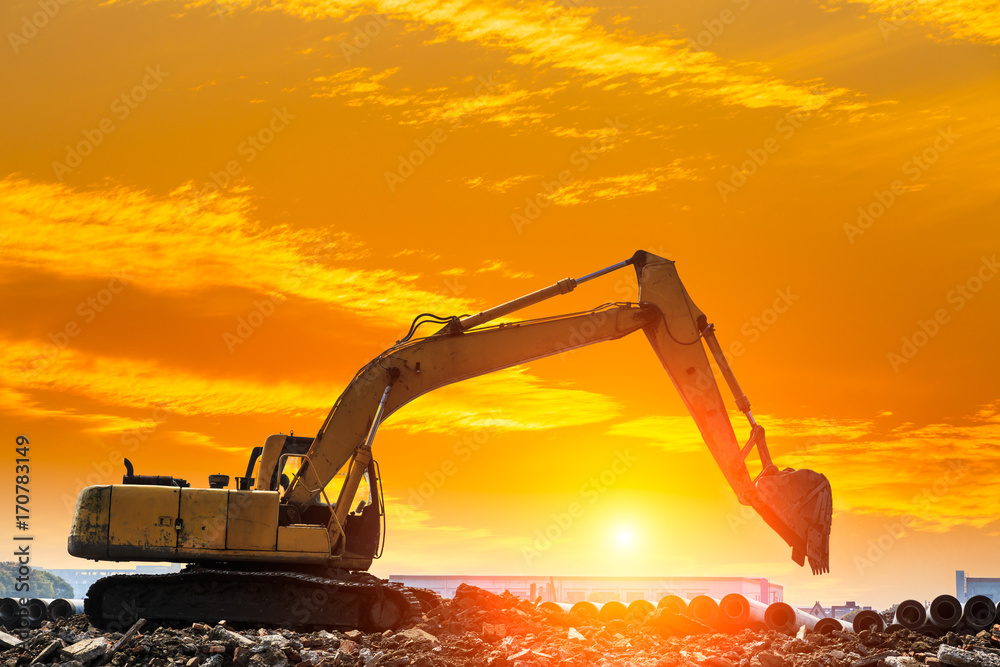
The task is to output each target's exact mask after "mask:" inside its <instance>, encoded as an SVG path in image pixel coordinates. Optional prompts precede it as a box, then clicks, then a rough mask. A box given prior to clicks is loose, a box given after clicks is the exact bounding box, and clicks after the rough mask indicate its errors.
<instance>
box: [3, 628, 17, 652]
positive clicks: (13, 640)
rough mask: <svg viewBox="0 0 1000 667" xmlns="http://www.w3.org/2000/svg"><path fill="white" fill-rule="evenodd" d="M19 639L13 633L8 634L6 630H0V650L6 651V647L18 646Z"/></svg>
mask: <svg viewBox="0 0 1000 667" xmlns="http://www.w3.org/2000/svg"><path fill="white" fill-rule="evenodd" d="M20 644H21V640H20V639H18V638H17V637H15V636H14V635H8V634H7V633H6V632H0V650H4V651H6V650H7V649H10V648H14V647H15V646H19V645H20Z"/></svg>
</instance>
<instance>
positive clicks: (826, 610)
mask: <svg viewBox="0 0 1000 667" xmlns="http://www.w3.org/2000/svg"><path fill="white" fill-rule="evenodd" d="M866 609H867V610H870V609H871V607H859V606H858V603H856V602H855V601H854V600H848V601H847V603H846V604H835V605H832V606H830V607H824V606H823V605H821V604H820V603H819V602H818V601H817V602H816V604H814V605H813V606H812V607H799V610H800V611H804V612H805V613H807V614H812V615H813V616H815V617H816V618H837V619H840V618H843V617H844V616H847V615H848V614H850V613H851V612H852V611H864V610H866Z"/></svg>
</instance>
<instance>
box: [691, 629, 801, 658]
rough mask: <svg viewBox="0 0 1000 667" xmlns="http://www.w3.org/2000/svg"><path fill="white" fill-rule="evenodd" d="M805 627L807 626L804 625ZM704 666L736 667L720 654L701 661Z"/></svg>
mask: <svg viewBox="0 0 1000 667" xmlns="http://www.w3.org/2000/svg"><path fill="white" fill-rule="evenodd" d="M802 627H805V626H802ZM701 665H702V667H736V666H735V665H734V664H733V663H732V662H730V661H729V660H726V659H725V658H720V657H718V656H714V655H713V656H710V657H708V658H705V659H704V660H702V661H701Z"/></svg>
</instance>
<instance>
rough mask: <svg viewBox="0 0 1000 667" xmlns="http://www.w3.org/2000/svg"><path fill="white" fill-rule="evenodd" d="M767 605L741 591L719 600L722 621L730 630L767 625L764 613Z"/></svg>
mask: <svg viewBox="0 0 1000 667" xmlns="http://www.w3.org/2000/svg"><path fill="white" fill-rule="evenodd" d="M766 612H767V605H766V604H764V603H763V602H760V601H758V600H751V599H750V598H748V597H747V596H745V595H740V594H739V593H730V594H729V595H726V596H724V597H723V598H722V599H721V600H719V619H720V623H722V625H723V626H725V627H726V628H727V629H730V630H748V629H752V628H755V627H756V628H760V627H767V624H766V623H764V614H765V613H766Z"/></svg>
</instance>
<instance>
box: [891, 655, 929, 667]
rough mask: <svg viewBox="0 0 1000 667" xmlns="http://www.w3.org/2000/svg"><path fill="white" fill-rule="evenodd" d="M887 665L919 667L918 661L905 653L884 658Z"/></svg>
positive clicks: (893, 666)
mask: <svg viewBox="0 0 1000 667" xmlns="http://www.w3.org/2000/svg"><path fill="white" fill-rule="evenodd" d="M885 664H887V665H889V667H920V664H921V663H920V661H919V660H917V659H916V658H911V657H910V656H907V655H900V656H889V657H888V658H886V659H885Z"/></svg>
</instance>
